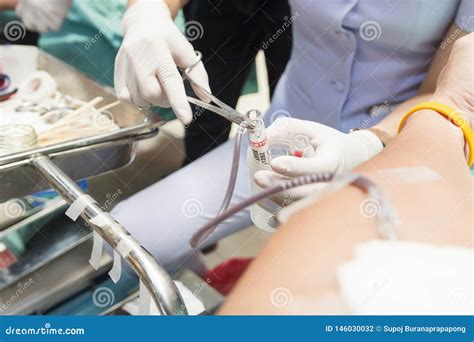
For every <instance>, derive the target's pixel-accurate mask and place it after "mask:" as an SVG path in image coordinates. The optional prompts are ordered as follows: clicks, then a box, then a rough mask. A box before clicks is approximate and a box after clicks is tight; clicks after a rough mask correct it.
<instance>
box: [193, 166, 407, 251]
mask: <svg viewBox="0 0 474 342" xmlns="http://www.w3.org/2000/svg"><path fill="white" fill-rule="evenodd" d="M354 176H355V177H354V178H353V179H352V180H351V182H350V183H351V184H352V185H354V186H356V187H358V188H360V189H361V190H363V191H364V192H365V193H366V194H367V196H368V197H369V198H370V199H371V200H373V201H374V202H376V203H377V204H378V206H379V210H378V211H377V212H376V213H375V214H374V215H373V217H375V219H376V223H377V226H376V229H377V232H378V234H379V236H380V237H381V238H383V239H387V240H396V239H397V238H398V225H399V221H398V217H397V214H396V211H395V209H394V208H393V206H392V204H391V203H390V202H389V201H388V200H387V198H386V197H385V196H384V194H383V193H382V191H381V190H380V189H379V187H378V186H377V185H376V184H375V183H374V182H373V181H372V180H370V179H369V178H367V177H365V176H363V175H359V174H355V175H354ZM345 179H347V175H336V174H332V173H326V172H325V173H318V174H312V175H307V176H301V177H297V178H293V179H289V180H287V181H282V182H281V184H279V185H276V186H274V187H271V188H268V189H265V190H263V191H261V192H259V193H257V194H255V195H253V196H251V197H250V198H247V199H246V200H244V201H242V202H240V203H239V204H236V205H235V206H233V207H231V208H230V209H228V210H227V211H225V212H224V213H222V214H221V215H219V216H218V217H216V218H214V219H213V220H211V221H209V222H208V223H207V224H206V225H204V226H203V227H202V228H201V229H199V230H198V232H197V233H196V234H194V236H193V237H192V239H191V241H190V245H191V247H193V248H196V247H198V246H199V245H200V244H201V243H202V242H203V241H204V239H206V238H207V237H208V236H209V235H210V234H211V233H212V232H213V231H214V229H215V227H217V226H218V225H219V223H221V222H222V221H224V220H226V219H227V218H229V217H231V216H232V215H234V214H236V213H237V212H239V211H241V210H242V209H244V208H246V207H248V206H251V205H252V204H255V203H257V202H259V201H261V200H263V199H265V198H267V197H270V196H273V195H276V194H278V193H280V192H282V191H285V190H288V189H292V188H295V187H298V186H302V185H309V184H314V183H321V182H334V181H335V182H338V181H341V180H343V181H344V180H345Z"/></svg>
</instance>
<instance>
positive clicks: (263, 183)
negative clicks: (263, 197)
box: [253, 171, 270, 188]
mask: <svg viewBox="0 0 474 342" xmlns="http://www.w3.org/2000/svg"><path fill="white" fill-rule="evenodd" d="M253 180H254V181H255V183H257V185H258V186H260V187H262V188H267V187H268V186H269V185H270V184H269V179H268V176H267V174H266V172H264V171H257V172H256V173H255V174H254V176H253Z"/></svg>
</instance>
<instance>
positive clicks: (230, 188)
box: [212, 121, 248, 230]
mask: <svg viewBox="0 0 474 342" xmlns="http://www.w3.org/2000/svg"><path fill="white" fill-rule="evenodd" d="M247 127H248V124H247V122H245V121H243V122H242V123H241V124H240V125H239V129H238V130H237V135H236V137H235V144H234V155H233V157H232V168H231V170H230V176H229V183H228V184H227V190H226V192H225V196H224V200H223V201H222V204H221V207H220V209H219V211H218V212H217V215H216V217H219V216H220V215H222V213H224V212H225V211H226V210H227V208H229V204H230V201H231V200H232V196H233V195H234V190H235V183H236V182H237V173H238V172H239V163H240V150H241V148H242V136H243V135H244V133H245V130H246V128H247ZM212 228H213V229H212V230H214V229H215V228H216V227H212Z"/></svg>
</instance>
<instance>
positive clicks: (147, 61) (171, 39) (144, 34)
mask: <svg viewBox="0 0 474 342" xmlns="http://www.w3.org/2000/svg"><path fill="white" fill-rule="evenodd" d="M123 29H124V41H123V43H122V46H121V47H120V50H119V52H118V55H117V58H116V60H115V91H116V93H117V96H118V97H119V98H120V99H121V100H123V101H128V102H133V103H134V104H136V105H137V106H140V107H146V106H148V105H150V104H153V105H157V106H160V107H170V106H171V108H173V110H174V112H175V114H176V116H177V117H178V118H179V119H180V120H181V121H183V122H184V123H188V122H190V121H191V119H192V112H191V107H190V105H189V103H188V101H187V99H186V92H185V88H184V82H183V79H182V77H181V75H180V73H179V71H178V68H177V67H179V68H182V69H185V68H187V67H189V66H190V65H193V64H194V63H195V62H196V60H197V56H196V52H195V51H194V49H193V47H192V45H191V44H190V43H189V42H188V41H187V40H186V37H185V36H184V35H183V34H182V33H181V32H180V31H179V29H178V27H177V26H176V25H175V23H174V22H173V19H172V17H171V13H170V10H169V8H168V6H167V5H166V3H165V2H164V1H163V0H137V1H136V2H135V4H133V5H132V6H131V7H130V8H129V9H128V10H127V12H126V13H125V16H124V19H123ZM190 76H191V78H192V79H193V80H194V81H195V82H196V83H198V84H199V85H200V86H202V87H204V88H206V89H207V90H209V91H210V88H209V81H208V76H207V73H206V70H205V69H204V64H203V63H202V62H201V63H199V64H198V65H196V66H195V67H194V68H193V69H192V71H191V73H190ZM193 89H194V91H195V93H196V95H197V96H198V97H199V98H201V99H202V100H203V101H208V99H207V97H206V96H205V95H203V94H201V93H199V90H198V89H196V88H195V87H193Z"/></svg>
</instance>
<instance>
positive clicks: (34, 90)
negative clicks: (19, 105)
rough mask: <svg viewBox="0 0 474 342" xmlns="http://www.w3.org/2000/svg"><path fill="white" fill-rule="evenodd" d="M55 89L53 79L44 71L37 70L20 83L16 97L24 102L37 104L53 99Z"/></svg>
mask: <svg viewBox="0 0 474 342" xmlns="http://www.w3.org/2000/svg"><path fill="white" fill-rule="evenodd" d="M57 89H58V84H57V83H56V81H55V79H54V78H53V77H52V76H51V75H50V74H49V73H47V72H46V71H43V70H39V71H37V72H35V73H33V74H32V75H30V76H29V77H28V78H27V79H26V80H25V81H23V82H22V83H21V85H20V86H19V87H18V92H17V94H16V96H17V97H18V98H20V99H21V100H24V101H32V102H34V103H39V102H42V101H44V100H46V99H49V98H51V97H53V95H54V94H55V93H56V90H57Z"/></svg>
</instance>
